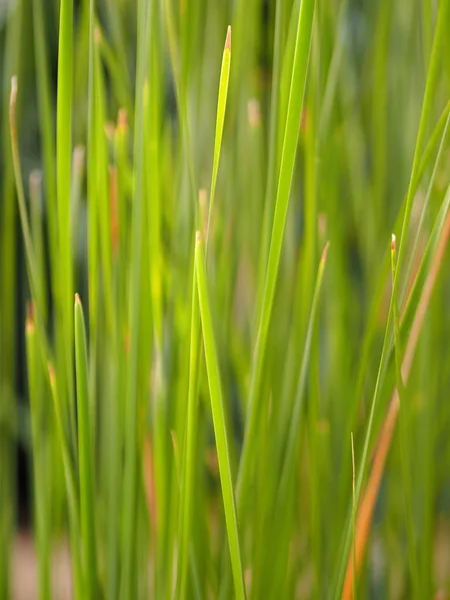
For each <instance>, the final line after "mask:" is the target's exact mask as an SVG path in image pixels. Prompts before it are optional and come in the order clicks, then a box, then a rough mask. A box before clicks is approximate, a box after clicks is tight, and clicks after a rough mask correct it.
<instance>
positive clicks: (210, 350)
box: [195, 232, 245, 600]
mask: <svg viewBox="0 0 450 600" xmlns="http://www.w3.org/2000/svg"><path fill="white" fill-rule="evenodd" d="M203 252H204V251H203V243H202V241H201V234H200V233H199V232H197V237H196V243H195V272H196V277H197V288H198V300H199V305H200V315H201V321H202V332H203V343H204V348H205V358H206V369H207V372H208V381H209V391H210V397H211V409H212V414H213V423H214V433H215V437H216V447H217V457H218V460H219V471H220V481H221V484H222V496H223V502H224V508H225V520H226V525H227V533H228V544H229V547H230V555H231V566H232V570H233V579H234V590H235V596H236V598H238V600H244V599H245V585H244V577H243V572H242V561H241V550H240V545H239V534H238V525H237V516H236V506H235V499H234V492H233V480H232V476H231V466H230V458H229V452H228V440H227V430H226V423H225V412H224V408H223V399H222V389H221V383H220V374H219V364H218V360H217V352H216V347H215V341H214V333H213V326H212V319H211V312H210V307H209V298H208V290H207V285H206V270H205V259H204V255H203Z"/></svg>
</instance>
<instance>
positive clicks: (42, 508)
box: [26, 314, 51, 600]
mask: <svg viewBox="0 0 450 600" xmlns="http://www.w3.org/2000/svg"><path fill="white" fill-rule="evenodd" d="M26 345H27V368H28V381H29V386H30V389H29V393H30V404H31V411H30V412H31V431H32V443H33V475H34V486H35V491H36V493H35V502H34V503H35V529H36V537H37V548H38V582H39V583H38V590H39V598H40V600H46V599H47V598H50V583H51V577H50V575H51V570H50V556H51V552H50V549H51V547H50V540H51V537H50V533H51V530H50V522H49V511H48V503H47V486H48V475H47V474H46V473H45V463H44V460H43V459H44V448H45V437H44V435H43V430H42V421H43V414H42V412H43V411H42V398H43V390H44V378H43V366H42V361H41V356H40V352H39V344H38V341H37V339H36V328H35V326H34V317H33V315H32V314H29V315H28V318H27V322H26Z"/></svg>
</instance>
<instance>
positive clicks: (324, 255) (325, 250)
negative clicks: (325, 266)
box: [320, 241, 330, 263]
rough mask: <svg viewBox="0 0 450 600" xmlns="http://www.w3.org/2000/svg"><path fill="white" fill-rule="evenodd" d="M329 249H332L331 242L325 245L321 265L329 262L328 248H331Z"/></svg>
mask: <svg viewBox="0 0 450 600" xmlns="http://www.w3.org/2000/svg"><path fill="white" fill-rule="evenodd" d="M329 247H330V242H329V241H328V242H327V243H326V244H325V248H324V249H323V251H322V256H321V259H320V262H321V263H324V262H325V261H326V260H327V254H328V248H329Z"/></svg>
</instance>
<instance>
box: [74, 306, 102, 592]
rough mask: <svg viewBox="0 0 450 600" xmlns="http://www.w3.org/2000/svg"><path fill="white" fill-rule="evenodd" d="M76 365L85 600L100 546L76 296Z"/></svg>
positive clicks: (94, 581)
mask: <svg viewBox="0 0 450 600" xmlns="http://www.w3.org/2000/svg"><path fill="white" fill-rule="evenodd" d="M75 365H76V380H77V416H78V463H79V486H80V521H81V536H82V537H81V539H82V548H83V563H84V581H85V587H84V591H83V593H84V595H85V598H89V599H91V598H92V599H95V598H97V597H98V574H97V550H96V547H97V543H96V532H95V503H94V454H93V448H92V439H91V431H92V425H91V411H92V403H91V402H90V400H89V386H88V356H87V342H86V330H85V325H84V315H83V308H82V306H81V300H80V297H79V296H78V295H76V296H75Z"/></svg>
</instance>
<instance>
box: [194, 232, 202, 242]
mask: <svg viewBox="0 0 450 600" xmlns="http://www.w3.org/2000/svg"><path fill="white" fill-rule="evenodd" d="M201 241H202V234H201V232H200V231H199V230H197V231H196V232H195V243H196V244H200V243H201Z"/></svg>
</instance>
